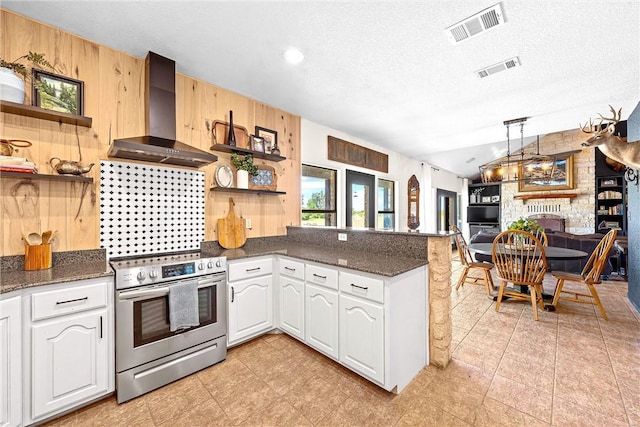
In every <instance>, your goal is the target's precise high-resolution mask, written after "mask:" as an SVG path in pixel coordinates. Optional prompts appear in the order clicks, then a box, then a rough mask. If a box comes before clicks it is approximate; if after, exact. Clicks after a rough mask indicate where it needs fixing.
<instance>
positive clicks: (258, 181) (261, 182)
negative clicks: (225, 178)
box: [249, 165, 278, 191]
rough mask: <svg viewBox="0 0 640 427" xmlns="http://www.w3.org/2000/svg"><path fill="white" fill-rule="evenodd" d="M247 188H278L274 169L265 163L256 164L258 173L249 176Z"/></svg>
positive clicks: (272, 189) (273, 189)
mask: <svg viewBox="0 0 640 427" xmlns="http://www.w3.org/2000/svg"><path fill="white" fill-rule="evenodd" d="M249 188H251V189H254V190H269V191H276V189H277V188H278V176H277V175H276V171H275V169H274V168H273V167H271V166H267V165H260V166H258V175H256V176H249Z"/></svg>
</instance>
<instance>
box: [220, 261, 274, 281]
mask: <svg viewBox="0 0 640 427" xmlns="http://www.w3.org/2000/svg"><path fill="white" fill-rule="evenodd" d="M272 272H273V259H272V258H263V259H256V260H250V261H243V262H234V263H229V281H230V282H232V281H234V280H242V279H248V278H251V277H257V276H264V275H265V274H271V273H272Z"/></svg>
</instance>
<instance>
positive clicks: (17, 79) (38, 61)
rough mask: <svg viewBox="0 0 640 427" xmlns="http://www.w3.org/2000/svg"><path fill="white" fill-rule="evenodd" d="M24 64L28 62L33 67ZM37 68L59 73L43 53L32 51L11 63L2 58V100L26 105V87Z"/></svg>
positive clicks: (0, 70) (0, 88)
mask: <svg viewBox="0 0 640 427" xmlns="http://www.w3.org/2000/svg"><path fill="white" fill-rule="evenodd" d="M23 62H27V63H29V64H31V66H30V67H27V66H26V65H25V64H24V63H23ZM36 66H37V67H42V68H48V69H50V70H52V71H57V70H56V68H55V67H54V66H53V65H51V63H50V62H49V61H47V60H46V59H45V57H44V54H42V53H35V52H31V51H30V52H29V53H28V54H26V55H22V56H21V57H19V58H17V59H15V60H13V61H11V62H9V61H7V60H5V59H4V58H1V57H0V99H3V100H5V101H11V102H17V103H19V104H22V103H24V94H25V90H24V85H25V82H29V81H30V79H31V73H30V71H31V68H33V67H36Z"/></svg>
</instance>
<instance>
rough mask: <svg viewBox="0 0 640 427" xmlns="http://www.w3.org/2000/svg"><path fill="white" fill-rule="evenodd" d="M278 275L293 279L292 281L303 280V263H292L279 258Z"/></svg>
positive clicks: (290, 260) (289, 260) (292, 261)
mask: <svg viewBox="0 0 640 427" xmlns="http://www.w3.org/2000/svg"><path fill="white" fill-rule="evenodd" d="M279 270H280V274H281V275H283V276H289V277H293V278H294V279H300V280H304V263H303V262H300V261H294V260H292V259H288V258H280V262H279Z"/></svg>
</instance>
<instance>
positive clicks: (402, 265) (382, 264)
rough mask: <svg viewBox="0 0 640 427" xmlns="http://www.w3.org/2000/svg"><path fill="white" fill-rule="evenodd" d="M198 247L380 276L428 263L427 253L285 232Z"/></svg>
mask: <svg viewBox="0 0 640 427" xmlns="http://www.w3.org/2000/svg"><path fill="white" fill-rule="evenodd" d="M201 251H202V253H203V255H206V256H226V257H227V260H229V261H231V260H237V259H242V258H249V257H256V256H260V255H275V254H278V255H286V256H290V257H292V258H297V259H300V260H304V261H313V262H318V263H321V264H326V265H331V266H336V267H344V268H349V269H352V270H357V271H363V272H366V273H372V274H377V275H380V276H386V277H393V276H397V275H399V274H402V273H406V272H407V271H410V270H413V269H415V268H418V267H422V266H425V265H427V259H426V256H425V258H424V259H422V258H413V257H406V256H397V255H390V254H382V253H375V252H363V251H362V250H357V249H348V248H337V247H327V246H318V245H310V244H304V243H300V242H292V241H290V240H288V239H287V236H276V237H265V238H256V239H248V240H247V243H246V244H245V245H244V246H243V247H242V248H239V249H224V248H222V247H220V246H219V245H218V242H215V241H214V242H203V243H202V244H201Z"/></svg>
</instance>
